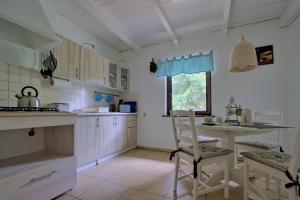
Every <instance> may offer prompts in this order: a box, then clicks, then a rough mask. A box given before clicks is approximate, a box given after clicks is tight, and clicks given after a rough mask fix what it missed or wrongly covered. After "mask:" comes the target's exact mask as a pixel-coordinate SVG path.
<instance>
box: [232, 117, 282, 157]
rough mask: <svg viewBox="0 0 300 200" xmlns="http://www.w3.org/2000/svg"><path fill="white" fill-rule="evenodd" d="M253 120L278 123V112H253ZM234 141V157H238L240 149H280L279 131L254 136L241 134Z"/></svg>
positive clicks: (279, 121)
mask: <svg viewBox="0 0 300 200" xmlns="http://www.w3.org/2000/svg"><path fill="white" fill-rule="evenodd" d="M254 121H255V122H262V123H270V124H277V125H280V124H281V123H282V120H281V113H280V112H254ZM237 140H238V141H237V142H236V143H235V154H236V155H235V157H236V159H238V156H239V152H240V151H269V150H274V149H281V151H282V147H281V144H280V143H281V131H277V132H275V133H266V134H260V135H254V136H242V137H240V138H238V139H237Z"/></svg>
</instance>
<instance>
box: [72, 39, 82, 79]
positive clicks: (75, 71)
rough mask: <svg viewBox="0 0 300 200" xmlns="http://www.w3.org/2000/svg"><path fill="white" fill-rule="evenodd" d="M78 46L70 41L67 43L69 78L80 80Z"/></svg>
mask: <svg viewBox="0 0 300 200" xmlns="http://www.w3.org/2000/svg"><path fill="white" fill-rule="evenodd" d="M80 64H81V63H80V45H79V44H77V43H75V42H73V41H70V42H69V78H70V79H75V80H80V75H81V70H84V68H81V67H80Z"/></svg>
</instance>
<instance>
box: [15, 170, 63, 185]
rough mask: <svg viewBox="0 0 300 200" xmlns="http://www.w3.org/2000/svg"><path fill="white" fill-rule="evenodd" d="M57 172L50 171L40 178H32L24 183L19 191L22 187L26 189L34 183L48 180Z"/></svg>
mask: <svg viewBox="0 0 300 200" xmlns="http://www.w3.org/2000/svg"><path fill="white" fill-rule="evenodd" d="M57 172H58V171H52V172H50V173H49V174H46V175H43V176H40V177H37V178H32V179H31V180H30V181H28V182H27V183H25V184H24V185H22V186H21V187H20V189H22V188H24V187H27V186H29V185H31V184H34V183H37V182H40V181H41V180H44V179H46V178H49V177H51V176H52V175H53V174H56V173H57Z"/></svg>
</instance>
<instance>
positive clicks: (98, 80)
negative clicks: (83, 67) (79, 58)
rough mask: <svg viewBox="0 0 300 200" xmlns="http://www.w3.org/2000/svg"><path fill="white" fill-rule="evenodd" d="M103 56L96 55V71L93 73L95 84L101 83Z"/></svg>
mask: <svg viewBox="0 0 300 200" xmlns="http://www.w3.org/2000/svg"><path fill="white" fill-rule="evenodd" d="M102 73H103V57H102V56H100V55H97V57H96V73H95V80H96V83H97V84H103V83H104V82H103V76H102Z"/></svg>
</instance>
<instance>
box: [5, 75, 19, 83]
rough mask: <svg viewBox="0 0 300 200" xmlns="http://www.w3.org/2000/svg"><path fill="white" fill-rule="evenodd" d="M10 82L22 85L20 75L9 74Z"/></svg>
mask: <svg viewBox="0 0 300 200" xmlns="http://www.w3.org/2000/svg"><path fill="white" fill-rule="evenodd" d="M8 81H9V82H14V83H20V82H21V77H20V74H11V73H10V74H8Z"/></svg>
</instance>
